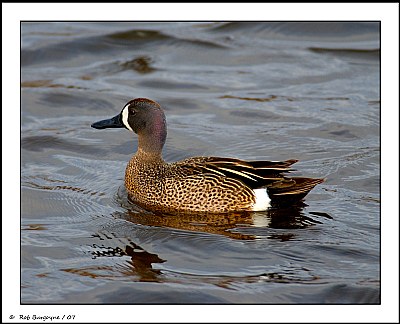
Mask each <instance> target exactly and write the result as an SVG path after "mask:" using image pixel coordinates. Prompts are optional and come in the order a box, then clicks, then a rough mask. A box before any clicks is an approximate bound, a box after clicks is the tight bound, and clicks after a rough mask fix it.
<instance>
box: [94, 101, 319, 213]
mask: <svg viewBox="0 0 400 324" xmlns="http://www.w3.org/2000/svg"><path fill="white" fill-rule="evenodd" d="M92 127H94V128H98V129H103V128H110V127H125V128H127V129H129V130H132V131H134V132H135V133H137V134H138V136H139V141H138V143H139V145H138V150H137V152H136V153H135V155H134V156H133V157H132V158H131V160H130V161H129V163H128V165H127V167H126V171H125V187H126V189H127V191H128V194H129V197H130V199H131V200H133V201H134V202H135V203H136V204H138V205H140V206H142V207H144V208H146V209H149V210H152V211H163V212H176V211H183V212H211V213H226V212H233V211H251V210H254V209H253V208H255V205H256V204H258V203H257V202H256V199H259V197H257V195H256V193H255V192H256V191H257V189H261V188H262V189H263V190H264V189H265V191H266V192H267V196H266V197H267V199H269V200H270V201H271V204H269V203H268V204H266V206H272V205H274V204H279V203H282V202H283V203H285V202H286V203H288V202H290V203H292V202H295V201H298V200H300V199H302V198H303V197H304V196H305V195H306V194H307V193H308V192H309V191H310V190H311V189H312V188H314V186H316V185H317V184H318V183H321V182H323V179H312V178H300V177H292V178H290V177H287V176H285V175H284V173H288V172H290V166H291V165H292V164H293V163H295V162H297V160H287V161H282V162H271V161H242V160H238V159H232V158H220V157H194V158H189V159H185V160H182V161H178V162H175V163H166V162H165V161H164V160H163V158H162V155H161V151H162V148H163V146H164V143H165V139H166V134H167V132H166V121H165V116H164V113H163V111H162V109H161V107H160V105H158V104H157V103H155V102H154V101H151V100H149V99H143V98H139V99H134V100H131V101H130V102H128V103H127V104H126V105H125V107H124V108H123V110H122V111H121V113H120V114H119V115H117V116H115V117H114V118H112V119H109V120H104V121H100V122H97V123H94V124H93V125H92ZM257 206H258V205H257Z"/></svg>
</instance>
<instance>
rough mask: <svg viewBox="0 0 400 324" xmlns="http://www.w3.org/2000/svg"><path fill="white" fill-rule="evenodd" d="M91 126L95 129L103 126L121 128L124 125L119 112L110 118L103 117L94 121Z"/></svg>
mask: <svg viewBox="0 0 400 324" xmlns="http://www.w3.org/2000/svg"><path fill="white" fill-rule="evenodd" d="M91 126H92V127H93V128H96V129H104V128H123V127H125V126H124V124H122V122H121V116H120V114H119V115H117V116H115V117H113V118H110V119H104V120H100V121H98V122H95V123H93V124H92V125H91Z"/></svg>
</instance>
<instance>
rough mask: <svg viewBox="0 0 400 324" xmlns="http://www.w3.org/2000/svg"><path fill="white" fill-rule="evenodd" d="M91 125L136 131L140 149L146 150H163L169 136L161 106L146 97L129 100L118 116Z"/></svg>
mask: <svg viewBox="0 0 400 324" xmlns="http://www.w3.org/2000/svg"><path fill="white" fill-rule="evenodd" d="M91 126H92V127H93V128H96V129H105V128H126V129H128V130H130V131H132V132H135V133H136V134H137V135H138V137H139V149H142V150H143V151H145V152H154V153H157V152H161V150H162V147H163V146H164V143H165V140H166V137H167V125H166V120H165V115H164V112H163V110H162V108H161V106H160V105H159V104H158V103H157V102H155V101H153V100H150V99H146V98H136V99H133V100H131V101H129V102H128V103H127V104H126V105H125V106H124V108H122V110H121V112H120V113H119V114H118V115H117V116H114V117H112V118H110V119H104V120H101V121H98V122H96V123H93V124H92V125H91Z"/></svg>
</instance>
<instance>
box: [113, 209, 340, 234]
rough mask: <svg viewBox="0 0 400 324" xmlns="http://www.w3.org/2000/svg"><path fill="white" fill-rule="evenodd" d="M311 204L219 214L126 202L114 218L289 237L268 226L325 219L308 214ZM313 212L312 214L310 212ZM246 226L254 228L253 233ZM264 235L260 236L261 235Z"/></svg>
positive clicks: (283, 226)
mask: <svg viewBox="0 0 400 324" xmlns="http://www.w3.org/2000/svg"><path fill="white" fill-rule="evenodd" d="M306 206H307V205H306V204H305V203H304V202H299V203H298V204H297V205H293V206H290V207H285V208H282V207H279V206H277V207H276V208H271V209H270V210H267V211H263V212H234V213H226V214H215V213H193V214H190V213H177V214H164V213H150V212H147V211H145V210H143V209H141V208H140V207H138V206H136V205H134V204H130V206H129V208H127V206H126V205H125V206H124V207H125V208H126V211H125V212H123V213H119V212H118V213H114V217H116V218H122V219H125V220H127V221H129V222H132V223H135V224H141V225H146V226H156V227H169V228H173V229H178V230H185V231H194V232H205V233H211V234H219V235H224V236H228V237H230V238H233V239H238V240H254V239H257V238H259V237H260V235H262V237H267V238H271V239H282V240H288V239H290V238H292V237H294V235H290V234H288V233H286V234H282V235H277V234H274V235H267V236H266V229H267V228H271V229H298V228H305V227H308V226H311V225H315V224H321V222H320V221H319V220H317V219H315V218H312V217H311V216H308V215H306V214H305V213H304V211H303V209H304V207H306ZM309 214H311V213H309ZM314 214H315V215H316V216H318V217H326V218H332V217H330V216H329V215H328V214H326V213H321V212H318V213H314ZM246 229H252V230H251V233H249V231H248V230H247V231H246ZM258 234H260V235H258Z"/></svg>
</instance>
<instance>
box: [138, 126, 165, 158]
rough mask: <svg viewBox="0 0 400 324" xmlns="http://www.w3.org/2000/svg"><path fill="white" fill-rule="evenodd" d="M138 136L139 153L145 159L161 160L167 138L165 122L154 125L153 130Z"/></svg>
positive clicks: (149, 129) (150, 129)
mask: <svg viewBox="0 0 400 324" xmlns="http://www.w3.org/2000/svg"><path fill="white" fill-rule="evenodd" d="M138 135H139V138H138V153H140V154H141V155H143V157H149V158H150V157H151V158H158V159H159V158H161V153H162V148H163V147H164V144H165V140H166V138H167V129H166V125H165V122H164V121H161V122H160V123H154V124H153V125H152V127H151V128H148V129H147V131H145V132H144V133H139V134H138Z"/></svg>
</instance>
